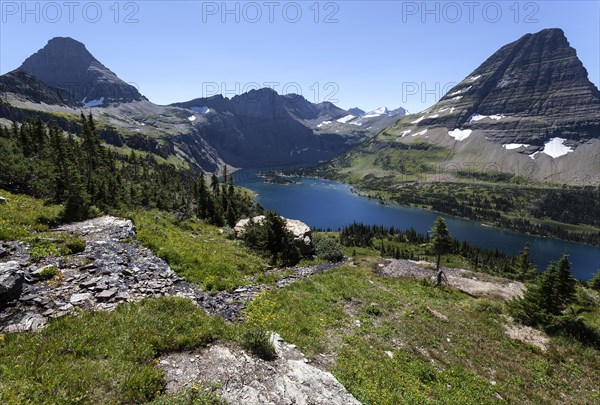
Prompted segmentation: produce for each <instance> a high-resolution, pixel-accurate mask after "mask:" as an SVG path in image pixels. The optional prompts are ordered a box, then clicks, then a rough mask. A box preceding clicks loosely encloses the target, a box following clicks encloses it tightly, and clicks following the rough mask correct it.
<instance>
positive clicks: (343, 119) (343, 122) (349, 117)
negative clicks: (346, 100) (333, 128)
mask: <svg viewBox="0 0 600 405" xmlns="http://www.w3.org/2000/svg"><path fill="white" fill-rule="evenodd" d="M355 118H356V117H355V116H354V115H352V114H348V115H346V116H345V117H342V118H340V119H338V120H337V122H339V123H342V124H346V123H347V122H348V121H352V120H353V119H355Z"/></svg>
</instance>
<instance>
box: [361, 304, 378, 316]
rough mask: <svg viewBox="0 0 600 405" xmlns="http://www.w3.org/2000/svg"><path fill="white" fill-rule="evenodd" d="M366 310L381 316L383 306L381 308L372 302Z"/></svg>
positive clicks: (373, 314)
mask: <svg viewBox="0 0 600 405" xmlns="http://www.w3.org/2000/svg"><path fill="white" fill-rule="evenodd" d="M365 312H366V313H367V314H369V315H372V316H379V315H381V308H379V306H377V305H375V304H370V305H369V306H368V307H367V308H366V309H365Z"/></svg>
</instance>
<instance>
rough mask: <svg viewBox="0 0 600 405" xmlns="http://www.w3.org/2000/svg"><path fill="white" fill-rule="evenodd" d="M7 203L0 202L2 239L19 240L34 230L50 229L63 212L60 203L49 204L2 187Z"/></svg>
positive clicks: (0, 231)
mask: <svg viewBox="0 0 600 405" xmlns="http://www.w3.org/2000/svg"><path fill="white" fill-rule="evenodd" d="M0 196H2V197H4V198H6V204H0V239H1V240H19V239H23V238H25V237H27V236H29V235H30V234H31V233H32V232H43V231H48V229H49V228H50V225H51V224H53V223H54V222H56V221H57V220H58V218H59V217H60V214H61V212H62V207H61V206H60V205H47V204H44V202H43V201H41V200H37V199H35V198H31V197H28V196H25V195H21V194H13V193H10V192H8V191H6V190H2V189H0Z"/></svg>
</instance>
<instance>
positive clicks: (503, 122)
mask: <svg viewBox="0 0 600 405" xmlns="http://www.w3.org/2000/svg"><path fill="white" fill-rule="evenodd" d="M431 110H432V111H433V114H432V115H430V116H429V117H426V116H424V119H423V120H422V121H420V125H423V126H430V127H431V126H442V127H447V128H449V129H455V128H460V129H464V128H469V129H473V130H476V129H480V130H485V131H486V133H487V135H486V136H487V138H488V139H491V140H497V141H501V142H503V143H515V144H521V143H522V144H529V145H543V144H544V142H547V141H548V140H550V139H552V138H556V137H560V138H561V139H567V140H569V142H571V143H572V144H575V143H581V142H585V140H586V139H590V138H594V137H597V136H598V131H599V130H600V122H599V121H598V120H597V118H596V119H594V118H592V117H599V116H600V92H599V91H598V89H597V88H596V86H595V85H594V84H593V83H592V82H590V80H589V78H588V72H587V70H586V69H585V67H584V66H583V63H582V62H581V61H580V60H579V58H578V57H577V52H576V50H575V49H574V48H572V47H571V45H570V44H569V41H568V40H567V38H566V36H565V34H564V32H563V30H561V29H558V28H551V29H544V30H542V31H539V32H536V33H533V34H527V35H524V36H522V37H521V38H519V39H517V40H516V41H514V42H511V43H509V44H507V45H505V46H503V47H502V48H500V49H499V50H498V51H496V52H495V53H494V54H493V55H491V56H490V57H489V58H488V59H487V60H486V61H485V62H483V63H482V64H481V65H480V66H479V67H478V68H477V69H475V70H474V71H473V72H472V73H471V74H470V75H469V76H467V77H466V78H465V79H464V80H463V81H462V82H460V83H459V84H458V85H456V86H455V87H454V88H452V89H451V90H450V91H449V92H448V93H447V94H446V95H444V97H442V99H441V100H440V101H439V103H438V104H437V105H436V106H434V107H433V108H432V109H431ZM486 117H487V118H486Z"/></svg>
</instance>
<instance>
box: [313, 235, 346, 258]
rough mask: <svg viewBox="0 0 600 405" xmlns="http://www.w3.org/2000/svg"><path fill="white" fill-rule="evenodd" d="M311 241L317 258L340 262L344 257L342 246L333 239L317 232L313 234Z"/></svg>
mask: <svg viewBox="0 0 600 405" xmlns="http://www.w3.org/2000/svg"><path fill="white" fill-rule="evenodd" d="M312 242H313V246H314V247H315V254H316V255H317V257H318V258H319V259H323V260H327V261H330V262H340V261H342V260H343V259H344V253H343V252H342V248H341V247H340V244H339V243H338V242H337V241H336V240H335V239H332V238H328V237H327V236H324V235H321V234H318V233H317V234H314V235H313V237H312Z"/></svg>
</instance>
